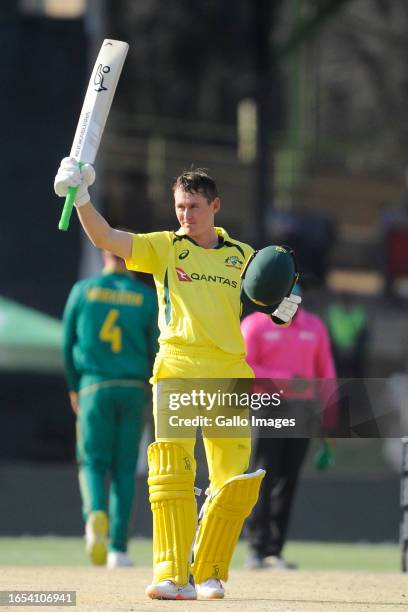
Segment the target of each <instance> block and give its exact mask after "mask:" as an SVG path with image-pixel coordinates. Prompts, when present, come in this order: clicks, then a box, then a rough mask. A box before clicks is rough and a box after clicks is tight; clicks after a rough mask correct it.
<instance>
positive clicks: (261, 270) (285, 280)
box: [241, 245, 299, 314]
mask: <svg viewBox="0 0 408 612" xmlns="http://www.w3.org/2000/svg"><path fill="white" fill-rule="evenodd" d="M298 277H299V274H298V271H297V266H296V259H295V254H294V252H293V251H292V249H291V248H290V247H287V246H276V245H273V246H268V247H265V248H264V249H261V250H260V251H255V253H253V255H252V257H251V258H250V259H249V261H248V263H247V265H246V266H245V269H244V271H243V273H242V283H241V301H242V303H243V304H244V306H247V307H249V308H250V309H252V310H257V311H259V312H264V313H266V314H271V313H272V312H273V311H274V310H276V308H277V307H278V305H279V304H280V303H281V301H282V300H283V298H284V297H286V296H288V295H290V293H291V291H292V289H293V287H294V285H295V283H296V281H297V279H298Z"/></svg>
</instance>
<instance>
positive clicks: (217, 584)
mask: <svg viewBox="0 0 408 612" xmlns="http://www.w3.org/2000/svg"><path fill="white" fill-rule="evenodd" d="M196 589H197V595H198V596H199V597H202V598H203V599H224V595H225V589H224V587H223V585H222V582H221V580H218V578H208V579H207V580H204V582H201V584H196Z"/></svg>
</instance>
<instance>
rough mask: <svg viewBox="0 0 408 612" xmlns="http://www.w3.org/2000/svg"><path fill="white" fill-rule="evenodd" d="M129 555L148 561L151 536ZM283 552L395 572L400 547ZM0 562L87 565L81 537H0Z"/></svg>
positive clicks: (326, 563) (297, 545) (323, 566)
mask: <svg viewBox="0 0 408 612" xmlns="http://www.w3.org/2000/svg"><path fill="white" fill-rule="evenodd" d="M130 556H131V557H132V559H133V560H134V562H135V563H136V565H138V566H149V565H151V559H152V545H151V540H149V539H144V538H137V539H134V540H132V541H131V544H130ZM285 556H286V558H287V559H288V560H290V561H295V562H296V563H298V564H299V566H300V568H301V569H303V570H333V571H335V570H347V571H358V570H360V571H373V572H398V571H400V550H399V547H398V546H397V545H396V544H378V545H377V544H335V543H333V544H330V543H309V542H290V543H289V544H288V545H287V547H286V549H285ZM245 558H246V544H245V542H240V543H239V545H238V547H237V550H236V552H235V555H234V560H233V567H234V568H242V567H244V564H245ZM0 565H3V566H4V565H9V566H36V565H37V566H39V565H49V566H81V565H89V562H88V559H87V557H86V554H85V550H84V541H83V540H82V539H81V538H55V537H43V538H32V537H30V538H29V537H22V538H0Z"/></svg>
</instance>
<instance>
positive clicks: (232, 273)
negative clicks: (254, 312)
mask: <svg viewBox="0 0 408 612" xmlns="http://www.w3.org/2000/svg"><path fill="white" fill-rule="evenodd" d="M215 230H216V232H217V234H218V236H219V244H218V245H217V247H216V248H213V249H205V248H203V247H201V246H199V245H198V244H197V243H196V242H194V240H192V239H191V238H189V237H188V236H184V235H178V234H176V233H175V232H169V231H165V232H153V233H149V234H132V254H131V256H130V258H129V259H128V260H126V265H127V267H128V269H129V270H137V271H140V272H147V273H150V274H152V275H153V277H154V281H155V284H156V289H157V295H158V302H159V328H160V338H159V343H160V346H161V347H165V346H166V345H170V346H173V347H179V348H185V349H187V347H190V348H198V347H200V348H203V349H209V350H210V351H211V350H217V349H218V350H221V351H223V352H225V353H229V354H236V355H244V354H245V345H244V341H243V337H242V333H241V330H240V320H239V317H240V309H241V303H240V283H241V272H242V270H243V268H244V266H245V263H246V261H247V259H248V258H249V257H250V255H251V254H252V252H253V249H252V247H250V246H249V245H247V244H244V243H242V242H238V241H237V240H233V239H231V238H230V237H229V236H228V234H227V232H226V231H225V230H223V229H222V228H215Z"/></svg>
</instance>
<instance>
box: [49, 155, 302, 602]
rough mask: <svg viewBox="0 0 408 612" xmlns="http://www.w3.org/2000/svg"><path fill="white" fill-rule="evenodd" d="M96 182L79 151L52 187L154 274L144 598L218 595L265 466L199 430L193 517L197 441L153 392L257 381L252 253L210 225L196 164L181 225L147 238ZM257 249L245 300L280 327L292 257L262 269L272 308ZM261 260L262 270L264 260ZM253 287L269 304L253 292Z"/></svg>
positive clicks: (105, 238)
mask: <svg viewBox="0 0 408 612" xmlns="http://www.w3.org/2000/svg"><path fill="white" fill-rule="evenodd" d="M94 179H95V172H94V170H93V168H92V166H90V165H89V164H85V165H84V166H82V168H80V167H79V165H78V162H77V161H76V160H75V158H71V157H69V158H64V159H63V160H62V162H61V165H60V168H59V170H58V173H57V176H56V178H55V183H54V188H55V192H56V193H57V195H59V196H60V197H65V196H66V194H67V191H68V188H69V187H77V188H78V190H77V194H76V200H75V205H76V209H77V213H78V217H79V219H80V222H81V224H82V226H83V228H84V230H85V232H86V233H87V235H88V236H89V238H90V240H91V242H92V243H93V244H94V245H95V246H96V247H98V248H102V249H107V250H109V251H111V252H112V253H114V254H115V255H117V256H118V257H122V258H123V259H124V260H125V262H126V266H127V267H128V269H131V270H138V271H142V272H147V273H150V274H152V275H153V277H154V281H155V284H156V289H157V295H158V302H159V328H160V338H159V345H160V348H159V351H158V353H157V356H156V360H155V363H154V368H153V375H152V379H151V380H152V383H153V410H154V418H155V425H156V440H155V442H154V443H153V444H151V445H150V447H149V449H148V463H149V479H148V484H149V496H150V503H151V508H152V514H153V565H154V576H153V581H152V584H151V585H150V586H148V587H147V589H146V594H147V595H148V596H149V597H151V598H152V599H173V600H191V599H196V598H197V596H199V597H200V598H204V599H221V598H223V597H224V586H223V581H226V580H227V579H228V569H229V565H230V562H231V558H232V555H233V552H234V549H235V546H236V543H237V541H238V538H239V535H240V532H241V529H242V525H243V522H244V520H245V518H246V517H247V516H248V515H249V513H250V512H251V510H252V508H253V506H254V505H255V502H256V500H257V497H258V494H259V487H260V484H261V481H262V478H263V476H264V474H265V472H264V471H263V470H258V471H257V472H255V473H253V474H246V473H245V472H246V470H247V468H248V465H249V458H250V451H251V443H250V437H249V435H247V436H245V437H242V438H240V437H229V438H226V437H222V438H220V437H209V436H205V434H204V446H205V451H206V457H207V463H208V470H209V477H210V486H209V489H208V490H207V495H208V496H207V499H206V502H205V504H204V506H203V510H202V512H201V516H200V521H199V523H198V517H197V505H196V500H195V495H194V481H195V472H196V463H195V459H194V444H195V437H183V436H180V437H179V438H178V439H177V438H175V437H174V436H173V437H160V436H159V435H158V423H159V421H160V418H161V415H160V412H161V410H166V401H165V400H166V398H165V397H161V389H162V388H163V381H166V380H171V379H183V378H184V379H191V378H197V377H198V376H199V377H200V378H208V379H217V378H218V379H221V378H237V379H238V378H253V376H254V375H253V372H252V370H251V368H250V367H249V366H248V365H247V363H246V361H245V347H244V340H243V337H242V334H241V330H240V312H241V274H242V272H243V270H244V268H245V265H246V264H247V263H248V261H249V260H250V258H251V257H252V256H253V249H252V247H250V246H249V245H247V244H244V243H242V242H239V241H237V240H235V239H233V238H231V237H230V236H229V235H228V233H227V232H226V231H225V230H224V229H222V228H219V227H215V225H214V218H215V215H216V214H217V213H218V212H219V210H220V207H221V200H220V197H219V195H218V191H217V186H216V183H215V181H214V180H213V179H212V178H211V177H210V176H209V175H208V174H207V172H206V171H204V170H201V169H196V170H192V171H187V172H183V173H182V174H181V175H180V176H179V177H177V179H176V180H175V182H174V185H173V194H174V205H175V213H176V217H177V221H178V223H179V228H178V229H177V230H176V231H162V232H153V233H148V234H132V233H129V232H124V231H120V230H116V229H114V228H112V227H111V226H110V225H109V224H108V223H107V222H106V220H105V219H104V218H103V217H102V216H101V215H100V214H99V213H98V211H97V210H96V209H95V208H94V206H93V205H92V203H91V202H90V196H89V193H88V187H89V185H91V184H92V183H93V181H94ZM258 257H259V255H257V256H255V257H254V259H253V261H252V262H251V263H250V265H249V266H248V268H247V269H246V277H245V282H246V287H247V291H246V292H245V296H246V299H248V298H249V299H250V300H253V302H254V304H255V305H256V306H258V305H259V307H260V308H263V309H265V308H268V307H269V308H270V310H269V312H270V314H271V315H272V316H273V317H274V320H275V321H277V322H280V323H282V324H287V323H289V322H290V321H291V318H292V317H293V315H294V314H295V312H296V310H297V308H298V304H299V303H300V298H299V297H298V296H292V295H291V294H290V289H291V287H292V286H293V284H294V281H295V278H294V273H293V278H290V279H288V278H287V272H288V270H289V269H290V270H292V271H293V264H292V263H291V264H290V265H289V264H288V262H289V261H291V256H290V254H289V253H288V252H286V250H285V249H281V251H279V252H274V253H273V261H272V264H273V265H272V266H271V267H268V266H267V268H268V269H273V270H274V271H275V274H274V278H273V279H272V280H273V283H276V284H278V285H282V284H283V285H286V286H285V292H284V293H283V294H282V296H281V298H280V299H281V300H282V301H281V302H279V303H276V300H275V304H272V302H271V301H269V295H270V287H269V285H270V281H271V279H270V278H267V279H266V281H267V282H266V283H262V278H260V279H259V275H258V271H259V270H258V266H257V265H256V262H257V260H258ZM258 261H260V263H261V265H260V266H259V269H261V270H262V269H263V268H264V263H265V261H264V260H258ZM254 264H255V265H254ZM291 266H292V267H291ZM280 271H282V273H280ZM257 279H258V280H257ZM288 283H289V284H288ZM260 284H261V285H264V289H265V290H266V293H265V295H267V294H268V296H267V297H268V299H267V300H266V299H265V300H263V299H262V291H261V290H260V291H258V289H259V285H260ZM288 290H289V293H288ZM285 295H288V297H285V298H284V299H282V298H283V296H285ZM272 306H273V308H272ZM203 433H204V432H203ZM197 525H198V528H197ZM191 551H192V552H193V555H191Z"/></svg>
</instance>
